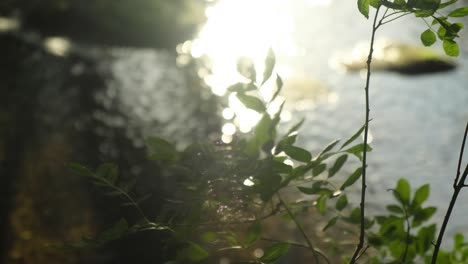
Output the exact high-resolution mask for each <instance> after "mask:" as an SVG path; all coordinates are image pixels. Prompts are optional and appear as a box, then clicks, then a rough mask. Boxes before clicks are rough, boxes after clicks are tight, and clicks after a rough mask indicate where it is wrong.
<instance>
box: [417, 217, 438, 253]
mask: <svg viewBox="0 0 468 264" xmlns="http://www.w3.org/2000/svg"><path fill="white" fill-rule="evenodd" d="M435 232H436V225H435V224H432V225H430V226H425V227H421V229H419V231H418V235H417V238H416V243H417V244H416V248H417V251H418V252H419V253H420V254H421V255H424V253H426V252H427V251H428V250H429V249H431V247H432V242H433V240H434V238H435Z"/></svg>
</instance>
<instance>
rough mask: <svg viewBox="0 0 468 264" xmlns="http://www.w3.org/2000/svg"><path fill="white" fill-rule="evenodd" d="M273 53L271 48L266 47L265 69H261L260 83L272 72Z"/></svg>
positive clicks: (273, 65) (274, 60)
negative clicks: (261, 78)
mask: <svg viewBox="0 0 468 264" xmlns="http://www.w3.org/2000/svg"><path fill="white" fill-rule="evenodd" d="M275 62H276V58H275V53H274V52H273V49H272V48H270V49H268V54H267V56H266V58H265V70H264V71H263V81H262V85H263V84H264V83H265V82H266V81H268V79H269V78H270V76H271V74H272V73H273V68H275Z"/></svg>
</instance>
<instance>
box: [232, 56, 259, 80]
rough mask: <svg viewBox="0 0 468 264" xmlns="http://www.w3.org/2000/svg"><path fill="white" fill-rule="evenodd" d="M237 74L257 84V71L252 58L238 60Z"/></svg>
mask: <svg viewBox="0 0 468 264" xmlns="http://www.w3.org/2000/svg"><path fill="white" fill-rule="evenodd" d="M237 72H239V74H240V75H242V76H244V77H245V78H247V79H249V80H251V82H255V81H256V79H257V72H256V71H255V65H254V62H253V60H252V59H251V58H249V57H240V58H239V59H237Z"/></svg>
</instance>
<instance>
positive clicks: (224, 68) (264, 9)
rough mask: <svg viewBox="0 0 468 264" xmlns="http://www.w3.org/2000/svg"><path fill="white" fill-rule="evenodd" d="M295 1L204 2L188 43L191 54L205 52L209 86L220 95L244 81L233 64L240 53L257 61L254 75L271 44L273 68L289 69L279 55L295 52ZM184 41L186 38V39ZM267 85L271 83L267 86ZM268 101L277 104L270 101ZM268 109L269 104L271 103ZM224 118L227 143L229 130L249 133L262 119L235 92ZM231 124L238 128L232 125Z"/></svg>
mask: <svg viewBox="0 0 468 264" xmlns="http://www.w3.org/2000/svg"><path fill="white" fill-rule="evenodd" d="M327 1H330V0H308V1H306V2H307V3H310V4H312V3H315V4H324V3H325V2H327ZM292 8H293V5H292V4H291V1H285V0H220V1H218V2H217V3H216V4H215V5H213V6H211V7H209V8H207V10H206V16H207V22H206V24H205V25H204V27H203V28H202V30H201V32H200V33H199V35H198V38H196V39H195V40H193V41H192V42H190V43H188V45H189V46H190V54H191V56H192V57H194V58H200V57H202V56H203V57H205V58H208V59H209V61H210V65H211V72H210V73H209V74H206V75H205V76H202V77H203V78H204V80H205V82H206V83H207V84H208V85H209V86H210V87H211V89H212V92H213V93H214V94H216V95H219V96H222V95H224V94H225V93H226V88H227V87H228V86H230V85H232V84H234V83H237V82H242V81H246V80H245V78H243V77H242V76H241V75H240V74H239V73H237V69H236V65H237V63H236V62H237V60H238V59H239V58H240V57H247V58H250V59H252V60H253V62H254V63H255V67H256V71H257V76H261V75H262V74H261V73H262V72H263V61H264V59H265V56H266V54H267V52H268V50H269V48H272V49H273V50H274V52H275V54H276V57H277V64H276V69H277V70H278V72H280V73H281V76H282V77H287V75H288V74H289V73H290V72H291V71H292V70H291V69H288V67H287V66H285V65H281V62H279V63H278V61H281V57H292V56H295V55H296V54H297V52H298V51H297V47H296V45H295V42H294V37H293V33H294V31H295V24H294V17H293V14H292ZM184 46H185V44H184ZM268 86H270V87H268ZM272 88H273V82H271V83H267V84H266V87H264V88H262V89H261V91H260V92H261V95H262V96H264V97H265V98H268V96H269V94H271V91H272ZM272 107H273V108H274V107H276V108H277V107H278V104H276V106H275V105H274V104H273V105H272ZM269 110H270V111H272V109H269ZM226 113H234V114H235V118H234V119H233V120H231V119H232V116H231V114H228V115H227V116H225V119H226V120H229V121H227V122H228V123H227V124H226V125H225V126H224V127H223V132H227V133H224V136H223V140H224V141H225V142H226V143H227V142H229V141H230V139H231V138H232V137H231V136H232V133H233V131H236V130H238V131H240V132H242V133H247V132H249V131H251V129H252V127H253V126H255V124H256V123H257V122H258V120H259V119H260V115H259V114H258V113H257V112H255V111H253V110H250V109H246V108H245V107H244V106H243V105H242V103H240V102H239V101H238V100H237V98H236V97H235V96H230V97H229V107H228V108H226V110H225V111H224V114H226ZM233 124H235V126H236V127H237V129H234V128H233Z"/></svg>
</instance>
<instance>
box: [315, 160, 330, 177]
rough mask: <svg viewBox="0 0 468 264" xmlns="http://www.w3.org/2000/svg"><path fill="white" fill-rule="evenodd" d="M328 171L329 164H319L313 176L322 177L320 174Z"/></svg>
mask: <svg viewBox="0 0 468 264" xmlns="http://www.w3.org/2000/svg"><path fill="white" fill-rule="evenodd" d="M326 169H327V164H325V163H322V164H319V165H317V166H315V167H314V168H313V169H312V175H313V176H314V177H315V176H318V175H320V173H322V172H324V171H325V170H326Z"/></svg>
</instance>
